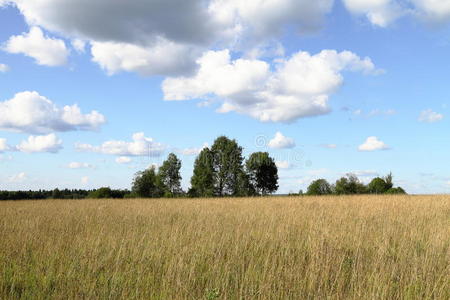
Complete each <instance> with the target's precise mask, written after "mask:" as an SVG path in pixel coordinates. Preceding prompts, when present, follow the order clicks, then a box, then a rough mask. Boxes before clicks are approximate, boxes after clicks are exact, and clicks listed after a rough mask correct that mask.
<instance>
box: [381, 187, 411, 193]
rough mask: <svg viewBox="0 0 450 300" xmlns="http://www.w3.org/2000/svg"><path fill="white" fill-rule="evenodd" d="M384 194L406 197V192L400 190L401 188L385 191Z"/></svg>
mask: <svg viewBox="0 0 450 300" xmlns="http://www.w3.org/2000/svg"><path fill="white" fill-rule="evenodd" d="M385 194H390V195H406V191H405V190H404V189H402V188H401V187H396V188H390V189H389V190H387V191H386V193H385Z"/></svg>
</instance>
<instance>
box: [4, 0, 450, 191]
mask: <svg viewBox="0 0 450 300" xmlns="http://www.w3.org/2000/svg"><path fill="white" fill-rule="evenodd" d="M449 80H450V0H245V1H243V0H188V1H187V0H128V1H123V0H94V1H93V0H34V1H29V0H11V1H10V0H0V87H1V88H0V170H1V172H0V190H1V189H11V190H15V189H40V188H45V189H53V188H56V187H58V188H95V187H100V186H111V187H113V188H129V187H130V182H131V179H132V177H133V174H134V173H135V172H137V171H139V170H143V169H145V168H147V167H148V166H150V165H152V164H156V165H158V164H160V163H161V162H162V161H163V160H164V159H165V157H166V156H167V154H168V153H170V152H175V153H177V154H178V155H179V157H180V158H181V159H182V160H183V168H182V175H183V186H184V187H185V188H187V187H188V186H189V179H190V176H191V174H192V165H193V162H194V159H195V156H196V155H197V154H198V152H199V151H200V150H201V149H202V147H205V146H206V145H211V144H212V142H213V140H214V139H215V138H216V137H217V136H219V135H227V136H229V137H231V138H235V139H237V140H238V142H239V143H240V144H241V145H242V146H243V147H244V148H245V154H246V155H248V154H249V153H251V152H254V151H268V152H270V153H271V155H272V156H273V157H275V158H276V160H277V164H278V166H279V169H280V191H279V192H282V193H284V192H290V191H295V192H297V191H298V190H299V189H305V188H306V187H307V185H308V183H309V182H310V181H311V180H313V179H316V178H327V179H329V180H331V181H334V180H335V179H336V178H338V177H340V176H342V175H343V174H345V173H347V172H353V173H355V174H356V175H358V176H359V177H360V178H361V179H362V180H363V181H365V182H367V181H368V180H370V179H371V178H373V177H374V176H378V175H384V174H386V173H388V172H389V171H392V172H393V173H394V178H395V181H396V182H397V183H398V184H399V185H401V186H403V187H404V188H406V190H407V191H408V192H410V193H445V192H450V169H449V167H448V161H450V151H449V149H450V134H449V129H450V126H449V125H450V123H449V122H450V117H449V116H448V115H449V109H450V107H449V105H450V103H449V102H450V85H449V83H450V82H449Z"/></svg>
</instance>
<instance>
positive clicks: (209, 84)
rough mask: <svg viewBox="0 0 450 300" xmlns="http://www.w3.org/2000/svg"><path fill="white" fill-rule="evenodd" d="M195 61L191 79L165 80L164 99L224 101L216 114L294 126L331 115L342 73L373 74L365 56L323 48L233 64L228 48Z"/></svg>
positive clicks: (206, 54) (374, 69)
mask: <svg viewBox="0 0 450 300" xmlns="http://www.w3.org/2000/svg"><path fill="white" fill-rule="evenodd" d="M197 63H198V64H199V70H198V72H197V74H196V75H195V76H192V77H172V78H167V79H166V80H164V82H163V85H162V87H163V91H164V98H165V100H188V99H208V98H209V97H211V96H216V97H218V98H219V99H221V100H222V101H223V104H222V106H221V107H220V109H219V110H218V111H219V112H222V113H226V112H230V111H236V112H238V113H241V114H246V115H250V116H251V117H253V118H255V119H258V120H260V121H262V122H292V121H295V120H297V119H299V118H302V117H310V116H317V115H322V114H326V113H328V112H329V111H330V108H329V106H328V100H329V96H330V94H332V93H333V92H334V91H336V90H337V89H338V88H339V87H340V86H341V85H342V83H343V76H342V74H341V73H342V71H345V70H347V71H354V72H362V73H366V74H370V73H377V69H376V68H375V66H374V64H373V63H372V61H371V60H370V59H369V58H364V59H361V58H360V57H359V56H357V55H356V54H354V53H352V52H349V51H343V52H340V53H338V52H336V51H334V50H324V51H322V52H320V53H318V54H316V55H311V54H309V53H308V52H298V53H295V54H294V55H292V57H290V58H289V59H280V60H277V61H275V62H274V68H273V69H274V70H273V71H272V68H271V66H270V65H269V64H268V63H267V62H265V61H262V60H254V59H253V60H251V59H237V60H234V61H232V60H231V55H230V52H229V51H228V50H223V51H209V52H207V53H205V55H204V56H203V57H202V58H200V59H199V60H198V61H197Z"/></svg>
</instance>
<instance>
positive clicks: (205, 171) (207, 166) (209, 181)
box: [188, 148, 214, 197]
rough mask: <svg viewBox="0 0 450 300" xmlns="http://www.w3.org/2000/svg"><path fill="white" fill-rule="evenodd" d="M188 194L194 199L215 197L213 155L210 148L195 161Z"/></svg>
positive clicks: (204, 150)
mask: <svg viewBox="0 0 450 300" xmlns="http://www.w3.org/2000/svg"><path fill="white" fill-rule="evenodd" d="M188 194H189V195H190V196H192V197H212V196H214V166H213V154H212V152H211V150H209V148H204V149H203V150H202V151H201V152H200V154H199V155H198V156H197V159H196V160H195V163H194V174H193V175H192V177H191V189H190V190H189V193H188Z"/></svg>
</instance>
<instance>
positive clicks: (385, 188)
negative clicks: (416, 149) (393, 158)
mask: <svg viewBox="0 0 450 300" xmlns="http://www.w3.org/2000/svg"><path fill="white" fill-rule="evenodd" d="M300 194H303V192H302V191H301V192H300ZM306 194H307V195H313V196H320V195H355V194H406V192H405V190H404V189H403V188H401V187H394V182H393V176H392V173H389V174H388V175H386V176H385V177H376V178H374V179H372V181H371V182H370V183H369V184H368V185H365V184H363V183H362V182H361V181H360V180H359V179H358V177H357V176H356V175H354V174H347V175H346V176H344V177H341V178H340V179H338V180H336V183H335V184H330V183H329V182H328V181H327V180H325V179H317V180H314V181H313V182H311V184H310V185H309V186H308V190H307V192H306Z"/></svg>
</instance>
